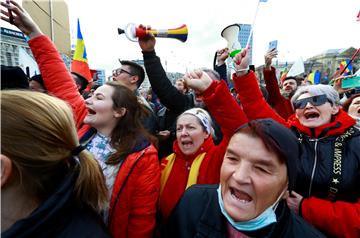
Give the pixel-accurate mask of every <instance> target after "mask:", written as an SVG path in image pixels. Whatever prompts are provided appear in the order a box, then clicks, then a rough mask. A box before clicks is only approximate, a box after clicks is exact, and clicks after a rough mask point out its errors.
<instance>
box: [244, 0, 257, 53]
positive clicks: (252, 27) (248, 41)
mask: <svg viewBox="0 0 360 238" xmlns="http://www.w3.org/2000/svg"><path fill="white" fill-rule="evenodd" d="M259 5H260V0H259V1H258V4H257V6H256V11H255V16H254V19H253V22H252V24H251V30H250V34H249V38H248V40H247V43H246V48H248V46H249V44H250V40H251V37H252V34H253V31H254V26H255V21H256V16H257V13H258V11H259Z"/></svg>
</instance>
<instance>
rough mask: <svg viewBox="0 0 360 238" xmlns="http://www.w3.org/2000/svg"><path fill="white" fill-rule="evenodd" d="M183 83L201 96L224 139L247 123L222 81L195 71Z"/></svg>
mask: <svg viewBox="0 0 360 238" xmlns="http://www.w3.org/2000/svg"><path fill="white" fill-rule="evenodd" d="M185 83H186V84H187V86H188V87H189V88H192V89H193V90H194V91H195V92H196V93H197V94H199V95H202V96H203V99H204V102H205V104H206V106H207V109H208V110H209V112H210V113H211V115H212V116H213V117H214V118H215V120H216V121H217V123H218V124H219V125H220V128H221V131H222V133H223V136H224V138H227V139H229V138H230V137H231V136H232V134H233V133H234V131H235V130H236V129H237V128H238V127H240V126H241V125H242V124H244V123H246V122H247V121H248V119H247V117H246V115H245V113H244V112H243V110H242V109H241V107H240V106H239V104H238V103H237V102H236V101H235V99H234V98H233V96H232V95H231V94H230V92H229V90H228V88H227V86H226V83H225V82H224V81H223V80H216V79H212V78H211V77H210V76H209V74H207V73H206V72H203V71H201V70H196V71H194V72H192V73H190V74H189V75H187V77H185ZM223 140H224V139H223Z"/></svg>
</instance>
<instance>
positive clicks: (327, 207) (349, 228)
mask: <svg viewBox="0 0 360 238" xmlns="http://www.w3.org/2000/svg"><path fill="white" fill-rule="evenodd" d="M301 215H302V217H303V218H304V219H305V220H306V221H307V222H309V223H311V224H312V225H314V226H315V227H317V228H319V229H321V230H323V231H325V232H326V233H327V234H329V235H331V236H334V237H349V238H350V237H360V199H359V200H358V202H357V203H348V202H342V201H336V202H330V201H327V200H323V199H319V198H315V197H310V198H304V199H303V201H302V204H301Z"/></svg>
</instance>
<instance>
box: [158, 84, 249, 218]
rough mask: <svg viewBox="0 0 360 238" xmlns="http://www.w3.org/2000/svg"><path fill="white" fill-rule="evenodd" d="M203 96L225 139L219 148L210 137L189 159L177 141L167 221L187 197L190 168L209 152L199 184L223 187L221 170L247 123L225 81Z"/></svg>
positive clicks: (165, 200) (164, 209)
mask: <svg viewBox="0 0 360 238" xmlns="http://www.w3.org/2000/svg"><path fill="white" fill-rule="evenodd" d="M203 96H204V102H205V104H206V106H207V108H208V111H209V112H210V113H211V115H212V116H213V117H214V118H215V120H216V121H217V123H218V124H219V125H220V127H221V131H222V133H223V139H222V141H221V143H220V144H219V145H214V143H213V140H212V138H211V137H209V138H208V139H207V140H205V142H204V143H203V145H202V146H201V147H200V148H199V150H198V151H197V152H196V153H195V154H193V155H191V156H185V155H184V154H183V153H182V152H181V150H180V149H179V147H178V143H177V141H175V142H174V153H175V154H176V159H175V162H174V165H173V167H172V170H171V173H170V175H169V177H168V180H167V182H166V185H165V187H164V190H163V193H162V195H161V196H160V210H161V213H162V215H163V217H164V218H165V219H166V218H168V216H169V215H170V213H171V211H172V210H173V208H174V207H175V205H176V204H177V202H178V200H179V199H180V197H181V196H182V194H183V193H184V191H185V188H186V184H187V180H188V176H189V170H188V169H187V167H189V166H191V164H192V162H193V161H194V159H195V158H196V157H197V156H198V155H199V154H201V153H203V152H206V155H205V157H204V159H203V161H202V163H201V165H200V168H199V174H198V178H197V184H218V183H219V181H220V167H221V164H222V161H223V158H224V154H225V151H226V147H227V145H228V143H229V140H230V138H231V136H232V135H233V133H234V131H235V130H236V129H237V128H238V127H240V126H241V125H242V124H244V123H246V122H247V118H246V116H245V114H244V113H243V112H242V110H241V109H240V107H239V105H238V104H237V102H236V101H235V99H234V98H233V97H232V95H231V94H230V92H229V90H228V88H227V85H226V83H225V82H224V81H221V82H220V81H213V83H212V84H211V86H210V87H209V88H208V89H207V90H206V91H205V92H204V93H203ZM162 166H163V164H162Z"/></svg>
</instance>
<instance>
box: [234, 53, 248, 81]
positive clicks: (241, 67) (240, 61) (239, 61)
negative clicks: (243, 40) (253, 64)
mask: <svg viewBox="0 0 360 238" xmlns="http://www.w3.org/2000/svg"><path fill="white" fill-rule="evenodd" d="M249 50H250V47H248V48H245V49H242V50H241V52H239V53H237V54H236V55H235V56H234V58H233V59H234V67H235V71H236V74H237V75H238V76H241V75H244V74H247V73H248V70H249V65H250V52H249Z"/></svg>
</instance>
